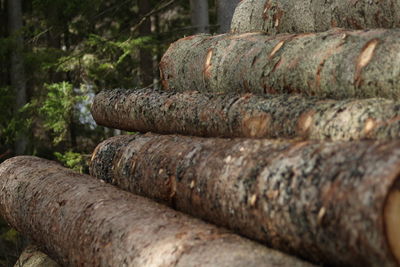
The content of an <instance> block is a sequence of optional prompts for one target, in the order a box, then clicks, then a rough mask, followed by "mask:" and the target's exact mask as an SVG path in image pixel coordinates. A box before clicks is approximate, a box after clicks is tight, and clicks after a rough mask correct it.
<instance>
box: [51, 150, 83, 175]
mask: <svg viewBox="0 0 400 267" xmlns="http://www.w3.org/2000/svg"><path fill="white" fill-rule="evenodd" d="M54 156H56V158H57V159H58V160H59V161H60V162H62V163H63V164H64V165H65V166H66V167H68V168H71V169H73V170H75V171H78V172H80V173H84V172H85V170H87V169H88V164H87V162H86V160H85V157H84V156H83V155H82V154H80V153H76V152H72V151H67V152H65V153H64V154H63V153H60V152H55V153H54Z"/></svg>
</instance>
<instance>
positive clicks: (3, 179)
mask: <svg viewBox="0 0 400 267" xmlns="http://www.w3.org/2000/svg"><path fill="white" fill-rule="evenodd" d="M0 188H1V191H0V212H1V214H2V215H4V217H5V219H6V220H7V221H8V222H9V223H10V224H11V225H12V226H14V227H15V228H16V229H17V230H18V231H20V232H21V233H23V234H26V235H28V236H30V237H31V239H32V240H33V241H34V242H35V243H37V244H38V245H41V246H43V247H44V248H45V249H46V251H47V252H48V253H49V256H51V257H52V258H53V259H54V260H56V261H57V262H59V263H60V264H61V265H63V266H190V263H192V264H193V263H196V266H280V265H283V266H310V265H309V264H307V263H305V262H302V261H300V260H297V259H295V258H292V257H290V256H287V255H285V254H282V253H280V252H277V251H274V250H271V249H268V248H266V247H264V246H262V245H260V244H256V243H254V242H251V241H249V240H246V239H244V238H241V237H239V236H237V235H234V234H232V233H230V232H228V231H226V230H224V229H221V228H217V227H215V226H212V225H209V224H206V223H204V222H202V221H199V220H197V219H194V218H191V217H188V216H187V215H184V214H182V213H179V212H176V211H174V210H171V209H170V208H168V207H166V206H164V205H161V204H157V203H155V202H153V201H150V200H148V199H145V198H142V197H139V196H135V195H133V194H130V193H128V192H124V191H122V190H118V189H117V188H115V187H113V186H111V185H108V184H105V183H104V182H102V181H100V180H96V179H94V178H92V177H90V176H88V175H81V174H78V173H76V172H74V171H72V170H70V169H66V168H63V167H62V166H60V165H58V164H56V163H54V162H51V161H47V160H43V159H39V158H35V157H28V156H24V157H17V158H12V159H9V160H7V161H5V162H4V163H2V164H1V165H0Z"/></svg>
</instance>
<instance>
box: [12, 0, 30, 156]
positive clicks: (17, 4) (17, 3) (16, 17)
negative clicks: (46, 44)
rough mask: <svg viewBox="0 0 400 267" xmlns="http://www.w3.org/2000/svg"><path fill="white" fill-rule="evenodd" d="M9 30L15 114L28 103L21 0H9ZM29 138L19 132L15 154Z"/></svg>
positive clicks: (19, 151)
mask: <svg viewBox="0 0 400 267" xmlns="http://www.w3.org/2000/svg"><path fill="white" fill-rule="evenodd" d="M7 5H8V30H9V34H10V35H12V36H13V37H14V49H13V51H12V52H11V70H10V80H11V86H12V87H13V88H14V91H15V111H14V113H15V115H16V116H17V114H18V112H19V110H20V109H21V108H22V107H23V106H24V105H25V104H26V103H27V97H26V77H25V67H24V56H23V48H24V40H23V36H22V3H21V0H8V2H7ZM27 144H28V138H27V136H26V135H24V134H23V133H18V134H17V135H16V138H15V154H17V155H21V154H24V153H25V150H26V146H27Z"/></svg>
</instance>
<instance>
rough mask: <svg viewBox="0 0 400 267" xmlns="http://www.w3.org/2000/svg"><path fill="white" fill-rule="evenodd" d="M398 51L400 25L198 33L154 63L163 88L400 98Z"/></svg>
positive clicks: (173, 45)
mask: <svg viewBox="0 0 400 267" xmlns="http://www.w3.org/2000/svg"><path fill="white" fill-rule="evenodd" d="M399 51H400V30H399V29H393V30H384V29H378V30H370V31H345V30H342V29H335V30H331V31H329V32H323V33H316V34H313V33H310V34H297V35H291V34H281V35H277V36H268V35H265V34H263V33H246V34H236V35H235V34H234V35H231V34H226V35H217V36H210V35H204V34H203V35H196V36H190V37H186V38H183V39H181V40H179V41H177V42H175V43H173V44H172V45H171V46H170V48H169V49H168V51H167V52H166V54H165V55H164V57H163V59H162V60H161V64H160V68H161V74H162V80H163V86H164V88H165V89H167V90H173V89H175V90H178V91H184V90H199V91H211V92H232V91H235V92H253V93H257V94H278V93H301V94H305V95H316V96H318V97H324V98H325V97H328V98H334V99H343V98H349V97H357V98H360V97H362V98H365V97H388V98H393V99H399V96H400V89H399V88H400V65H399V64H397V62H399V61H400V53H399Z"/></svg>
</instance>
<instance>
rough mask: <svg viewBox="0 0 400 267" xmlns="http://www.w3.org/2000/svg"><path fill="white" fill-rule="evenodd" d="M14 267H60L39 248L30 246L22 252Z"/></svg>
mask: <svg viewBox="0 0 400 267" xmlns="http://www.w3.org/2000/svg"><path fill="white" fill-rule="evenodd" d="M14 267H60V265H58V264H57V262H55V261H54V260H52V259H51V258H50V257H49V256H47V255H46V254H45V253H43V252H42V251H40V248H39V247H37V246H33V245H32V246H29V247H27V248H26V249H24V251H23V252H22V254H21V256H20V257H19V259H18V260H17V262H16V263H15V265H14Z"/></svg>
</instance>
